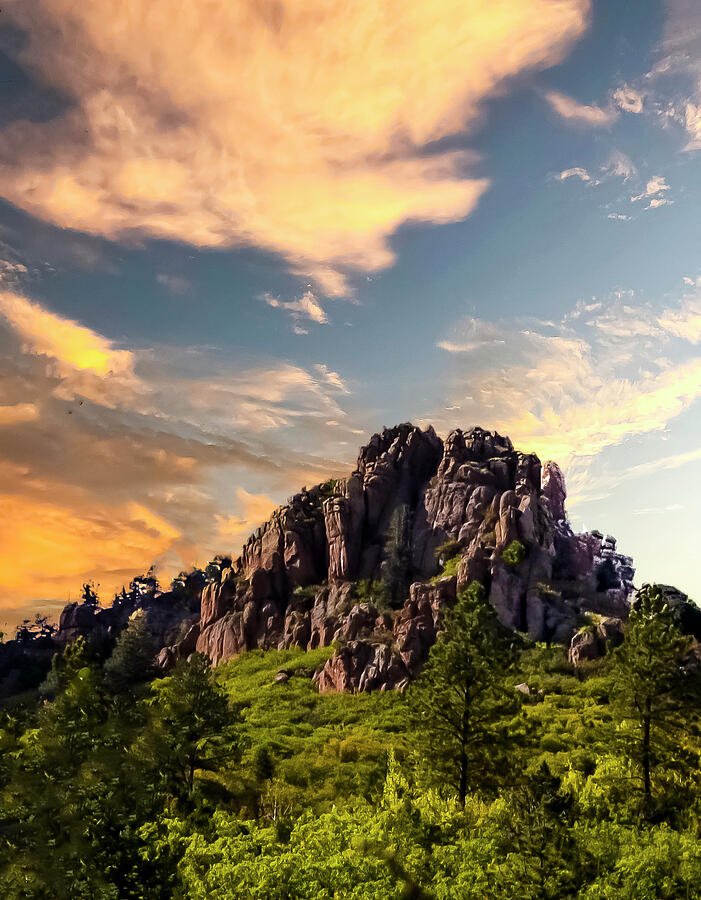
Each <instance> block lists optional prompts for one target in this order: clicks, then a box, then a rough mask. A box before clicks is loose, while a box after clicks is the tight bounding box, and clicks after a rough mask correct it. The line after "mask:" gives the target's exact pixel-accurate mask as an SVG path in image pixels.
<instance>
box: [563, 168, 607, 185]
mask: <svg viewBox="0 0 701 900" xmlns="http://www.w3.org/2000/svg"><path fill="white" fill-rule="evenodd" d="M557 177H558V178H559V179H560V181H567V179H568V178H579V179H581V180H582V181H586V182H588V183H590V184H598V183H599V182H598V181H597V180H596V179H594V178H592V177H591V175H590V174H589V172H587V170H586V169H583V168H581V166H575V167H574V168H572V169H565V170H564V171H563V172H560V174H559V175H558V176H557Z"/></svg>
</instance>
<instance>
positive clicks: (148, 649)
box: [104, 609, 155, 693]
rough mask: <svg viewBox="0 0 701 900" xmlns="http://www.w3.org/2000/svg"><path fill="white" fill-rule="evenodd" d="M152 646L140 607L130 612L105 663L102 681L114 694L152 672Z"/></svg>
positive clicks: (141, 680)
mask: <svg viewBox="0 0 701 900" xmlns="http://www.w3.org/2000/svg"><path fill="white" fill-rule="evenodd" d="M154 654H155V646H154V642H153V638H152V636H151V634H150V632H149V630H148V626H147V622H146V613H145V611H144V610H143V609H139V610H137V611H136V612H135V613H133V614H132V615H131V616H130V618H129V621H128V622H127V626H126V628H125V629H124V630H123V631H122V633H121V634H120V635H119V637H118V638H117V643H116V644H115V647H114V650H113V651H112V655H111V656H110V658H109V659H108V660H107V661H106V662H105V666H104V673H105V683H106V685H107V687H108V688H109V689H110V690H113V691H115V692H117V693H119V692H121V691H124V690H126V689H127V688H128V687H130V686H131V685H135V684H141V683H143V682H144V681H148V679H149V678H150V677H151V676H152V675H153V657H154Z"/></svg>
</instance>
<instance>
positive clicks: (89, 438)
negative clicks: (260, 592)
mask: <svg viewBox="0 0 701 900" xmlns="http://www.w3.org/2000/svg"><path fill="white" fill-rule="evenodd" d="M199 9H200V7H199V5H198V4H190V5H188V6H186V7H182V9H181V14H180V15H179V16H178V17H175V18H174V17H173V15H172V3H168V2H167V0H154V2H152V3H150V4H146V3H145V2H144V3H143V4H139V3H132V4H117V5H116V6H115V5H114V4H112V3H108V2H107V0H96V2H94V3H92V4H90V6H89V9H87V10H85V11H80V10H78V9H77V8H74V5H72V4H69V3H68V2H67V0H23V2H22V3H13V2H10V3H9V4H8V5H7V6H6V8H5V10H4V13H3V16H4V18H5V26H4V28H3V30H2V33H1V40H0V47H1V48H2V50H3V53H2V57H0V198H2V199H1V200H0V278H1V282H2V283H1V284H0V366H1V367H2V369H1V371H0V374H1V375H2V381H1V382H0V493H2V495H3V498H4V499H3V503H4V505H5V507H6V509H7V510H9V515H6V516H5V517H3V518H4V524H3V525H2V526H0V528H3V529H5V534H4V535H0V537H2V540H0V545H2V546H3V547H4V551H3V550H0V564H1V565H0V568H1V570H2V572H3V575H4V577H5V580H6V582H7V583H6V584H5V585H3V596H4V600H3V605H4V608H5V615H6V618H7V620H8V621H9V622H12V621H14V620H15V619H16V618H17V617H18V616H20V615H23V614H24V613H25V612H26V610H27V609H29V608H31V607H34V606H36V605H37V604H38V603H40V604H41V606H42V608H45V609H48V610H54V609H56V608H58V607H60V605H61V604H62V603H63V602H65V600H66V599H67V598H68V596H69V593H72V595H73V596H74V595H75V593H76V592H77V591H78V590H79V589H80V585H81V583H82V581H83V580H85V579H87V578H94V579H95V580H96V581H99V582H100V583H101V585H102V586H103V592H104V593H106V594H108V593H109V591H111V590H112V589H114V588H115V587H116V586H119V585H121V583H122V582H123V581H128V580H129V578H130V577H131V576H132V575H133V574H135V573H136V572H137V571H139V570H141V569H143V568H145V567H148V565H149V564H150V563H151V562H153V561H156V562H157V563H158V565H159V567H160V570H161V572H162V573H163V575H164V576H167V575H168V574H170V573H172V572H174V571H177V570H178V569H179V568H181V567H183V566H186V565H190V564H192V563H195V562H198V563H203V562H205V561H206V559H207V558H208V557H210V556H211V555H212V554H213V553H215V552H217V551H231V550H233V551H235V550H236V549H238V546H240V543H241V541H242V540H243V539H244V538H245V537H246V535H247V533H248V531H249V530H251V528H252V527H254V526H256V525H257V524H259V522H260V521H261V520H262V519H264V518H265V517H267V515H268V513H269V511H270V509H271V508H272V507H273V505H274V504H276V503H279V502H282V501H284V499H285V498H286V497H287V496H288V495H289V494H290V493H292V492H293V491H294V490H295V489H297V488H298V487H300V486H301V485H302V484H311V483H312V482H314V481H319V480H321V479H322V478H324V477H326V476H327V475H328V474H331V473H333V474H338V473H342V472H343V471H344V470H346V469H347V468H348V467H349V466H350V465H351V464H352V462H353V460H354V458H355V454H356V452H357V447H358V446H359V445H360V444H361V443H362V442H363V441H364V440H365V439H366V438H367V437H368V436H369V435H370V434H371V433H372V432H373V431H375V430H378V429H379V428H381V427H382V426H383V425H391V424H394V423H396V422H399V421H406V420H412V421H415V422H420V423H429V422H433V423H434V424H435V425H436V427H437V428H438V430H439V431H440V432H441V433H444V434H445V433H447V431H449V430H450V429H451V428H453V427H469V426H470V425H472V424H480V425H482V426H484V427H489V428H497V429H499V430H501V431H502V432H506V433H508V434H510V436H511V437H512V439H513V440H514V442H515V443H516V444H517V446H519V447H522V448H523V449H527V450H536V451H537V452H538V453H539V454H540V455H541V457H542V458H543V459H545V458H549V457H553V458H555V459H557V460H558V461H559V462H560V463H561V464H562V465H563V467H564V468H565V470H566V472H567V476H568V483H569V492H570V502H569V509H570V515H571V518H572V520H573V523H574V524H575V526H577V527H584V526H586V527H588V528H593V527H597V528H599V529H601V530H602V531H605V532H610V533H613V534H614V535H616V536H617V538H618V540H619V546H620V548H621V549H622V550H624V551H625V552H628V553H630V554H631V555H633V556H634V558H635V562H636V566H637V569H638V582H639V583H640V582H642V581H644V580H658V581H664V582H668V583H675V584H677V585H678V586H679V587H680V588H682V589H684V590H686V591H688V592H690V593H691V594H692V595H695V596H696V597H697V598H698V597H699V596H701V578H700V576H699V575H698V570H697V567H696V564H695V548H696V543H697V540H698V533H699V531H698V527H697V525H696V519H695V511H696V509H697V508H698V506H699V501H700V500H701V488H700V487H699V486H698V485H699V484H700V483H701V479H700V478H699V475H700V474H701V428H700V427H699V396H700V395H701V358H700V355H699V344H700V343H701V249H700V248H701V240H700V239H701V220H700V219H699V216H698V213H697V210H698V208H699V202H698V201H699V192H700V190H701V165H700V156H699V152H700V151H701V37H700V35H701V10H697V9H696V4H694V3H692V2H689V0H669V2H667V3H665V2H641V3H638V4H636V5H635V10H634V14H633V12H632V11H631V4H630V3H627V2H616V0H608V2H595V3H593V4H591V5H590V4H589V3H588V2H587V0H498V2H494V3H491V4H485V3H482V2H477V0H472V2H460V3H458V2H453V0H441V2H439V3H432V4H427V3H425V2H424V0H412V2H407V3H404V4H402V6H401V8H394V7H393V6H392V5H391V4H389V3H387V4H377V5H368V4H364V3H361V2H359V0H358V2H352V0H335V2H333V3H330V4H328V3H327V4H320V5H319V6H318V7H317V5H316V4H314V3H312V4H307V5H306V7H305V9H306V14H305V10H303V9H302V8H301V7H300V5H299V4H298V3H294V2H291V0H281V2H279V3H276V4H270V5H264V4H255V3H246V2H240V3H237V4H228V3H224V2H222V3H221V4H218V3H216V4H212V5H211V9H210V15H208V16H207V17H204V16H202V15H201V14H200V12H199V11H198V10H199ZM310 10H311V14H310ZM163 33H166V34H167V35H168V41H165V42H164V41H163V40H162V39H161V36H162V34H163ZM183 60H187V67H185V66H184V65H183Z"/></svg>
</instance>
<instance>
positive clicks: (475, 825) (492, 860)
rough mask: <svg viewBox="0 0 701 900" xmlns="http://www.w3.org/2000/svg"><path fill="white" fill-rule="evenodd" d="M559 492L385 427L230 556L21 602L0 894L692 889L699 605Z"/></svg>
mask: <svg viewBox="0 0 701 900" xmlns="http://www.w3.org/2000/svg"><path fill="white" fill-rule="evenodd" d="M564 504H565V485H564V479H563V477H562V472H561V471H560V469H559V468H558V467H557V465H556V464H555V463H552V462H550V463H546V464H545V465H544V466H541V464H540V461H539V460H538V459H537V457H535V456H533V455H527V454H522V453H519V452H518V451H516V450H514V449H513V447H512V445H511V442H510V441H509V440H508V438H503V437H501V436H500V435H498V434H495V433H490V432H485V431H483V430H482V429H477V428H476V429H472V430H470V431H468V432H464V433H463V432H461V431H455V432H453V433H452V434H451V435H450V436H449V437H448V439H447V440H446V441H445V443H444V442H442V441H441V440H440V439H439V438H438V437H437V435H436V434H435V433H434V432H433V430H432V429H430V428H429V429H426V430H420V429H417V428H413V427H412V426H410V425H402V426H399V427H397V428H394V429H391V430H385V431H384V432H382V433H381V434H379V435H375V436H374V437H373V438H372V440H371V441H370V443H369V444H368V445H367V446H366V447H364V448H363V449H362V450H361V452H360V455H359V458H358V464H357V467H356V470H355V471H354V472H353V473H352V474H351V475H350V476H349V477H348V478H347V479H344V480H340V481H332V482H327V483H325V484H322V485H319V486H317V487H314V488H311V489H309V490H302V492H300V493H299V494H296V495H295V496H294V497H292V498H291V500H290V501H289V503H288V504H287V505H285V506H283V507H280V508H279V509H278V510H276V512H275V513H274V514H273V515H272V516H271V518H270V519H269V521H268V522H267V523H265V524H264V525H263V526H261V528H259V529H258V530H257V531H256V533H255V534H253V535H252V536H251V537H250V538H249V540H248V541H247V542H246V544H245V546H244V548H243V552H242V554H241V556H240V557H239V558H238V559H236V560H232V559H230V558H228V557H218V558H217V559H215V560H214V561H213V562H212V563H211V564H210V565H209V566H208V567H207V568H206V570H205V571H200V570H193V571H191V572H188V573H183V574H182V575H181V576H179V577H178V578H177V579H175V580H174V582H173V584H172V585H171V587H170V589H169V590H167V591H162V590H161V589H160V586H159V584H158V581H157V579H156V577H155V575H153V574H152V573H150V574H148V575H146V576H142V577H139V578H136V579H134V580H133V581H132V583H131V585H130V587H129V590H128V591H126V590H123V591H122V592H121V593H120V594H119V595H117V597H116V598H115V600H114V602H113V603H112V605H110V606H108V607H103V606H101V605H100V604H99V602H98V598H97V596H96V594H95V592H94V590H93V589H92V587H91V586H90V585H85V586H84V594H85V596H84V600H83V602H82V603H73V604H69V605H68V606H67V607H66V608H65V609H64V611H63V613H62V614H61V618H60V622H59V627H58V629H53V628H52V627H51V626H50V625H49V624H47V623H45V622H40V623H39V625H37V626H36V627H33V626H31V624H30V625H28V626H26V627H25V628H24V631H22V630H20V633H19V634H18V636H17V638H16V639H15V640H14V641H10V642H7V643H6V644H2V645H0V666H1V667H4V668H0V672H2V674H3V679H4V680H3V688H4V693H5V704H4V706H3V707H0V749H1V750H2V756H1V757H0V895H2V896H3V897H7V898H10V900H15V898H17V900H19V898H35V897H36V898H66V900H76V898H77V900H83V898H84V900H94V898H100V900H102V898H105V900H121V898H125V900H126V898H130V900H137V898H139V900H144V898H147V900H151V898H156V900H161V898H162V900H166V898H168V900H169V898H181V900H185V898H203V900H204V898H221V900H234V898H242V900H243V898H257V900H293V898H295V900H296V898H304V900H326V898H328V900H335V898H353V900H364V898H376V900H384V898H388V900H401V898H407V897H412V898H423V900H453V898H456V897H460V898H468V900H483V898H484V897H490V898H495V900H522V898H533V900H540V898H553V900H555V898H581V900H594V898H596V900H604V898H606V900H609V898H620V900H653V898H654V900H659V898H669V900H673V898H691V897H695V896H698V885H699V883H701V780H700V775H699V773H700V772H701V718H700V716H701V644H700V643H699V640H700V639H701V610H699V609H698V608H697V607H696V606H695V605H694V604H692V603H691V602H690V601H689V600H688V598H686V597H685V596H684V595H683V594H681V593H680V592H679V591H676V590H675V589H674V588H671V587H669V586H663V585H662V586H660V585H656V586H650V585H645V586H643V587H642V588H641V589H640V590H638V591H634V590H633V585H632V578H633V568H632V562H631V560H630V559H629V558H628V557H625V556H622V555H621V554H619V553H618V552H617V550H616V545H615V541H614V539H613V538H611V537H609V536H607V537H604V536H603V535H602V534H601V533H599V532H587V533H584V534H575V533H574V532H573V531H572V529H571V527H570V526H569V524H568V521H567V516H566V513H565V505H564ZM213 664H214V665H213ZM392 688H395V689H396V690H392Z"/></svg>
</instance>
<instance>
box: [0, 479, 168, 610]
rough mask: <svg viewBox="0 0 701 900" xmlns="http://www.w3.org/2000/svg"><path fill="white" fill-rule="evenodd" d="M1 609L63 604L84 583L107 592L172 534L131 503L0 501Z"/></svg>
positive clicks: (165, 547)
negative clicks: (31, 602) (52, 601)
mask: <svg viewBox="0 0 701 900" xmlns="http://www.w3.org/2000/svg"><path fill="white" fill-rule="evenodd" d="M0 502H1V503H2V509H3V515H2V518H1V519H0V591H1V592H2V606H3V607H4V608H7V607H11V606H12V605H13V604H19V603H24V602H27V599H28V598H42V599H43V598H49V597H50V598H56V599H58V600H67V599H68V594H69V592H72V594H73V596H74V597H75V595H76V592H77V591H78V590H79V589H80V585H81V584H82V583H83V582H84V581H86V580H87V579H90V578H95V579H97V580H98V581H100V582H101V591H100V592H101V594H102V596H103V597H104V598H105V599H110V593H111V592H113V591H115V590H117V589H118V588H120V587H121V586H122V584H123V583H124V581H127V582H128V581H129V579H130V578H132V577H133V575H134V573H135V572H138V571H142V570H143V569H145V568H147V567H148V565H150V563H151V562H152V561H153V560H154V559H155V558H156V557H158V556H159V555H161V554H163V553H165V552H166V551H168V550H169V549H171V548H172V547H173V546H174V545H175V544H176V543H177V541H178V538H179V537H180V532H179V531H178V530H177V529H175V528H174V527H173V526H172V525H170V524H169V523H168V522H167V521H166V520H165V519H163V518H162V517H160V516H158V515H156V514H155V513H153V512H151V511H150V510H149V509H147V508H146V507H145V506H142V505H140V504H137V503H126V504H123V505H121V506H109V505H106V504H104V503H100V502H99V501H97V500H96V501H95V502H94V503H93V504H91V505H90V506H87V505H83V506H80V507H79V506H66V505H62V504H60V503H53V502H49V501H43V500H38V499H35V498H32V497H29V496H14V495H4V496H2V497H1V500H0Z"/></svg>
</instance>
